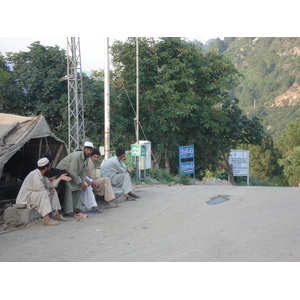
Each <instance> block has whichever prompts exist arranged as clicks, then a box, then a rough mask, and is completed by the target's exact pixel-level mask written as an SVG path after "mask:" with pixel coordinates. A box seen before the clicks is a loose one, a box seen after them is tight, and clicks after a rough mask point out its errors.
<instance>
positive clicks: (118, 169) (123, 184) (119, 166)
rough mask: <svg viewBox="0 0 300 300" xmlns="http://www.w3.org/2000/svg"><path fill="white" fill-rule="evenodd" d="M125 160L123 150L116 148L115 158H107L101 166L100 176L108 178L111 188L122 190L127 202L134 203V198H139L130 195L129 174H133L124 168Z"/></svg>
mask: <svg viewBox="0 0 300 300" xmlns="http://www.w3.org/2000/svg"><path fill="white" fill-rule="evenodd" d="M126 159H127V157H126V156H125V149H124V148H117V149H116V156H113V157H111V158H109V159H108V160H106V161H105V162H104V164H103V165H102V167H101V170H100V176H101V177H109V178H110V180H111V184H112V186H115V187H118V188H121V189H122V190H123V192H124V195H125V197H126V200H127V201H134V200H135V199H136V198H139V196H137V195H136V194H133V193H132V182H131V178H130V176H129V172H133V171H134V169H133V168H131V167H129V168H127V167H126V165H125V163H124V161H125V160H126Z"/></svg>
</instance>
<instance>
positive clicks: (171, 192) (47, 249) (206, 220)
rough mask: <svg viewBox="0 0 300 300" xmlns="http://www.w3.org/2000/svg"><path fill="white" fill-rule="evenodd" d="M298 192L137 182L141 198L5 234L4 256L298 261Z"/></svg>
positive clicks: (0, 256) (0, 249)
mask: <svg viewBox="0 0 300 300" xmlns="http://www.w3.org/2000/svg"><path fill="white" fill-rule="evenodd" d="M299 191H300V189H299V188H291V187H237V186H199V185H196V186H138V187H136V189H135V192H136V193H138V194H139V195H140V196H141V198H140V199H138V200H137V201H134V202H131V201H125V202H122V203H120V204H119V207H117V208H113V209H109V210H104V212H103V213H102V214H90V215H89V216H90V218H89V219H83V220H80V221H78V220H76V219H74V218H68V221H67V222H60V224H59V225H58V226H43V225H42V224H41V222H35V223H33V224H32V225H31V226H29V227H26V228H22V229H18V230H14V231H11V232H7V233H2V234H0V261H2V262H299V261H300V250H299V249H300V239H299V233H300V221H299V215H300V199H299V198H300V193H299ZM215 197H217V199H215ZM215 200H217V201H216V203H215V204H213V203H214V202H213V201H215Z"/></svg>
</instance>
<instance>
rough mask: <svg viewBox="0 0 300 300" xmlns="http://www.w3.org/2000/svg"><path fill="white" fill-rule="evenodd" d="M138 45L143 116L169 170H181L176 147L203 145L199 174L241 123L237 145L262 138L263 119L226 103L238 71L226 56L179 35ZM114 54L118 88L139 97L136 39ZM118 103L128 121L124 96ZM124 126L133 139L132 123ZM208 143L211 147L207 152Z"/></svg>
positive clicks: (149, 136) (115, 47)
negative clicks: (249, 118)
mask: <svg viewBox="0 0 300 300" xmlns="http://www.w3.org/2000/svg"><path fill="white" fill-rule="evenodd" d="M140 49H141V50H140V82H141V84H140V120H141V123H142V124H143V128H144V131H145V132H146V135H147V139H148V140H150V141H151V142H152V150H153V152H154V154H155V155H156V156H155V157H156V158H157V159H158V161H159V160H161V161H162V162H164V164H165V167H166V169H170V170H172V171H173V172H176V171H177V166H178V146H182V145H187V144H195V145H197V146H199V147H198V149H201V154H200V156H201V159H198V160H197V162H196V163H197V166H198V170H199V172H200V170H201V169H202V170H203V169H205V167H206V166H208V165H211V164H212V159H215V160H216V161H217V160H218V159H217V158H219V157H220V153H221V152H220V151H216V150H215V149H216V147H219V145H220V141H222V140H224V136H225V133H226V137H229V138H230V140H231V143H229V144H228V145H227V144H226V141H223V142H222V147H221V148H220V149H221V150H222V151H224V149H226V150H227V148H228V147H229V146H230V145H232V142H233V141H235V140H236V139H237V137H236V135H237V133H236V131H237V129H239V128H240V127H241V128H240V131H239V137H238V139H237V141H236V143H237V142H241V141H244V142H245V141H246V142H248V141H249V142H257V143H258V142H259V138H260V133H259V131H260V130H261V127H259V122H258V121H257V120H256V119H254V120H252V121H250V120H248V119H247V118H246V117H245V116H243V115H242V113H241V111H240V110H239V109H238V107H237V105H236V102H231V104H229V102H228V96H229V91H230V90H231V88H232V87H233V86H234V85H235V82H236V80H237V78H238V76H239V74H238V72H237V71H236V69H235V68H234V66H233V65H232V64H231V63H230V62H229V61H228V60H227V59H226V58H225V57H224V56H223V55H221V54H219V53H217V52H215V51H212V52H209V53H207V54H204V53H203V51H202V48H201V47H199V46H197V45H195V44H193V43H189V42H186V41H184V40H182V39H180V38H161V39H159V40H156V41H154V40H152V39H141V40H140ZM112 56H113V58H112V61H113V64H114V67H115V70H116V71H117V73H118V80H115V81H114V85H115V88H116V87H119V89H120V86H121V85H120V82H122V84H124V85H125V86H127V88H128V90H129V91H130V92H129V93H127V95H126V96H128V94H130V97H131V98H132V99H135V75H136V74H135V40H134V39H129V40H127V41H125V42H117V43H115V44H114V45H113V46H112ZM116 103H117V104H118V106H119V110H118V112H119V114H120V115H122V116H125V115H126V116H127V120H128V115H129V116H130V115H131V114H130V113H128V111H130V108H129V103H128V101H127V99H126V97H125V95H123V96H120V97H119V98H118V101H116ZM237 119H238V120H239V122H237ZM129 120H130V119H129ZM130 122H131V123H132V119H131V120H130ZM226 122H227V123H226ZM230 122H231V123H232V124H233V122H236V123H235V126H231V127H229V125H230ZM123 125H124V128H126V130H125V131H127V132H130V131H131V132H132V136H131V137H132V138H133V137H134V129H133V126H132V125H130V124H129V123H127V124H126V123H123ZM225 125H228V126H227V127H225ZM229 128H230V130H229ZM255 130H257V132H255ZM212 137H213V138H212ZM132 140H134V139H132ZM204 145H205V146H204ZM206 145H210V149H209V150H208V149H205V151H204V152H205V154H206V155H203V153H204V152H203V147H206ZM226 146H227V147H226ZM202 158H203V159H202Z"/></svg>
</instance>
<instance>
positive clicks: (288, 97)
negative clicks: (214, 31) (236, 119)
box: [209, 37, 300, 139]
mask: <svg viewBox="0 0 300 300" xmlns="http://www.w3.org/2000/svg"><path fill="white" fill-rule="evenodd" d="M213 48H217V49H218V50H219V52H221V53H223V54H224V55H225V56H226V57H227V58H228V59H229V60H230V61H231V62H232V63H233V64H234V65H235V67H236V68H237V70H239V72H240V73H241V74H242V77H241V79H240V80H239V84H238V86H237V87H236V88H235V89H234V90H233V92H232V95H231V96H232V97H236V98H238V99H239V101H240V106H241V108H243V110H244V111H246V112H247V113H248V114H249V116H250V117H252V116H254V115H255V116H257V117H259V118H260V119H261V121H262V123H263V125H264V126H265V128H266V130H267V131H268V132H269V133H270V134H271V135H272V136H273V137H274V138H275V139H276V138H278V137H279V136H280V135H281V134H282V133H283V131H284V128H285V127H286V125H287V124H288V123H290V122H293V121H295V120H296V119H297V118H299V117H300V72H299V71H300V38H298V37H284V38H281V37H256V38H255V37H239V38H225V39H224V40H220V39H217V40H213V41H210V44H209V49H210V50H211V49H213Z"/></svg>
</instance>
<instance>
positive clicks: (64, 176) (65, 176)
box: [59, 174, 72, 181]
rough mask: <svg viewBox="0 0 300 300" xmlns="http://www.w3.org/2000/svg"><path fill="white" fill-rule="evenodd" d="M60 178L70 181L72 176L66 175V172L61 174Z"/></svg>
mask: <svg viewBox="0 0 300 300" xmlns="http://www.w3.org/2000/svg"><path fill="white" fill-rule="evenodd" d="M59 179H60V180H64V181H71V180H72V178H71V177H70V176H68V175H67V174H62V175H60V177H59Z"/></svg>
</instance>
